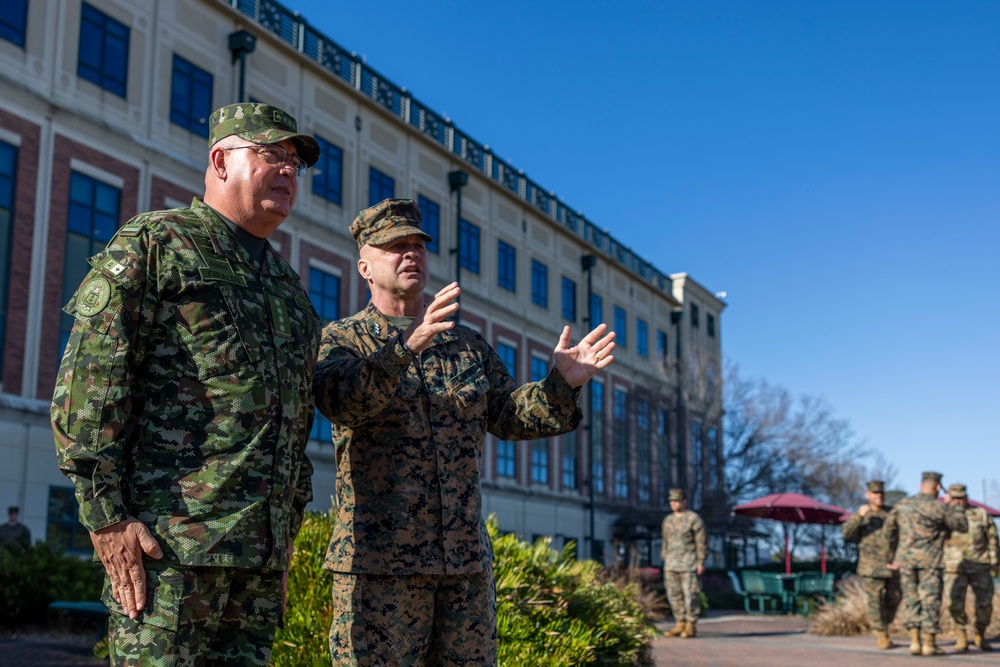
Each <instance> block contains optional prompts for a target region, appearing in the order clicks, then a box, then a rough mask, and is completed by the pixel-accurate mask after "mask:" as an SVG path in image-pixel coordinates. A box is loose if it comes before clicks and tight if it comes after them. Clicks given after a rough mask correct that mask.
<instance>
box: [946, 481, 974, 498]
mask: <svg viewBox="0 0 1000 667" xmlns="http://www.w3.org/2000/svg"><path fill="white" fill-rule="evenodd" d="M948 495H949V496H951V497H952V498H968V497H969V492H968V491H967V490H966V489H965V484H952V485H951V486H949V487H948Z"/></svg>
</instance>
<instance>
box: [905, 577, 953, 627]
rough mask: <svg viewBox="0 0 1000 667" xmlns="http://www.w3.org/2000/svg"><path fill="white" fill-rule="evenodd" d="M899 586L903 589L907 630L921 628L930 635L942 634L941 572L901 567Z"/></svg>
mask: <svg viewBox="0 0 1000 667" xmlns="http://www.w3.org/2000/svg"><path fill="white" fill-rule="evenodd" d="M899 584H900V587H901V588H902V589H903V607H904V608H905V610H906V629H907V630H910V629H913V628H919V629H920V630H922V631H923V632H926V633H929V634H935V635H936V634H940V632H941V628H940V626H939V624H938V620H939V618H940V616H941V592H942V588H943V586H942V582H941V570H939V569H932V568H922V569H917V568H906V567H901V568H899Z"/></svg>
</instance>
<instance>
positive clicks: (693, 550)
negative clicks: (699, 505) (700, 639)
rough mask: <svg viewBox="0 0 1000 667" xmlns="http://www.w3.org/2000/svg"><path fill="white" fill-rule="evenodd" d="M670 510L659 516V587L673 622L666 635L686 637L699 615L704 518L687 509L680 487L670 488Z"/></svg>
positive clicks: (704, 552)
mask: <svg viewBox="0 0 1000 667" xmlns="http://www.w3.org/2000/svg"><path fill="white" fill-rule="evenodd" d="M668 500H669V501H670V514H668V515H667V516H666V517H665V518H664V519H663V526H662V532H663V587H664V588H666V589H667V600H668V601H669V602H670V611H671V612H672V613H673V615H674V620H675V621H676V622H677V624H676V625H675V626H674V627H673V629H671V630H670V631H669V632H667V633H666V635H667V636H668V637H680V638H682V639H687V638H688V637H694V636H696V634H697V631H696V628H695V624H696V623H697V622H698V617H699V616H700V615H701V582H700V581H699V579H698V577H700V576H701V575H702V574H703V573H704V572H705V559H706V558H708V548H707V547H706V540H705V522H704V521H702V520H701V517H700V516H698V515H697V514H696V513H695V512H693V511H691V510H689V509H687V498H686V497H685V495H684V489H670V494H669V496H668Z"/></svg>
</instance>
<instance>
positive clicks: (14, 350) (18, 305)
mask: <svg viewBox="0 0 1000 667" xmlns="http://www.w3.org/2000/svg"><path fill="white" fill-rule="evenodd" d="M0 126H3V128H4V129H6V130H7V131H9V132H13V133H14V134H17V135H19V136H20V137H21V145H20V146H19V147H18V149H17V173H16V174H15V177H14V179H15V180H14V187H15V191H14V219H13V221H12V222H13V224H12V229H11V245H10V283H9V284H8V286H7V330H6V332H5V335H4V348H3V387H4V391H6V392H7V393H9V394H20V393H21V383H22V381H23V378H24V352H25V350H24V339H25V335H26V329H27V325H28V321H27V320H28V293H29V290H28V286H29V285H30V284H31V248H32V245H33V244H34V236H35V193H36V192H37V190H38V141H39V137H40V134H41V129H40V127H39V126H38V125H35V124H34V123H30V122H28V121H26V120H24V119H22V118H18V117H17V116H14V115H11V114H9V113H7V112H6V111H3V110H0Z"/></svg>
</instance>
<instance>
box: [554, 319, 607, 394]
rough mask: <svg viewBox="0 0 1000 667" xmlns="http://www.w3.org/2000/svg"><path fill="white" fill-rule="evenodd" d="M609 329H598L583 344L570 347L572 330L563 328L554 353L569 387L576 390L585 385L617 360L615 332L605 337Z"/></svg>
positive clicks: (600, 325)
mask: <svg viewBox="0 0 1000 667" xmlns="http://www.w3.org/2000/svg"><path fill="white" fill-rule="evenodd" d="M607 329H608V326H607V325H606V324H599V325H597V328H595V329H594V330H593V331H591V332H590V333H589V334H587V335H586V336H584V337H583V339H581V340H580V342H579V343H577V344H576V345H574V346H572V347H570V344H569V341H570V334H571V331H570V328H569V327H568V326H567V327H563V331H562V335H561V336H559V342H558V343H556V348H555V350H553V352H552V353H553V356H554V357H555V362H556V368H557V369H558V370H559V372H560V373H562V376H563V377H564V378H566V382H568V383H569V386H571V387H573V388H576V387H580V386H582V385H583V384H584V383H585V382H586V381H587V380H589V379H590V378H592V377H594V375H596V374H597V371H599V370H601V369H604V368H607V367H608V366H609V365H610V364H611V362H612V361H614V360H615V358H614V356H612V353H613V352H614V351H615V332H614V331H612V332H611V333H609V334H608V335H606V336H604V337H603V338H601V336H602V335H603V334H604V332H605V331H607Z"/></svg>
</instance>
